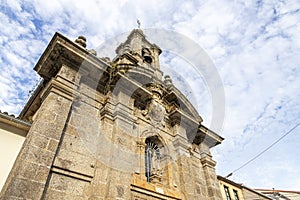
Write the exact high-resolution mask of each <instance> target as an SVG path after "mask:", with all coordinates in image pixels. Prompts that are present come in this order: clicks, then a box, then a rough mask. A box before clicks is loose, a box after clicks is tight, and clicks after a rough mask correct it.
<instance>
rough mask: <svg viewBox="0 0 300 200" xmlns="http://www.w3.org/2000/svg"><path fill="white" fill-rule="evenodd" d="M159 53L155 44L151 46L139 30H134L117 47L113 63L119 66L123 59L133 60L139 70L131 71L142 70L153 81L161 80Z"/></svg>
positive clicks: (159, 50)
mask: <svg viewBox="0 0 300 200" xmlns="http://www.w3.org/2000/svg"><path fill="white" fill-rule="evenodd" d="M161 52H162V51H161V49H160V48H159V47H158V46H157V45H156V44H152V43H150V42H149V41H148V40H147V39H146V36H145V35H144V33H143V31H142V30H141V29H134V30H132V31H131V33H130V34H129V35H128V37H127V40H126V41H125V42H124V43H122V44H120V45H119V46H118V47H117V49H116V53H117V57H116V58H115V59H114V61H115V62H116V63H117V65H120V63H122V59H124V57H127V58H128V59H129V58H133V59H134V60H135V62H136V64H137V65H139V68H138V69H131V70H140V71H141V70H144V73H147V74H149V75H150V76H152V78H153V79H155V80H162V75H163V73H162V71H161V70H160V64H159V55H160V54H161Z"/></svg>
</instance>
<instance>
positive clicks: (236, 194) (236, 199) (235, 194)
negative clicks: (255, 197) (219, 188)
mask: <svg viewBox="0 0 300 200" xmlns="http://www.w3.org/2000/svg"><path fill="white" fill-rule="evenodd" d="M233 194H234V198H235V200H240V199H239V194H238V191H237V190H233Z"/></svg>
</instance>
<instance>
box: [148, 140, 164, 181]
mask: <svg viewBox="0 0 300 200" xmlns="http://www.w3.org/2000/svg"><path fill="white" fill-rule="evenodd" d="M157 140H158V139H157V137H149V138H147V139H146V148H145V175H146V177H147V182H152V180H154V179H156V180H157V181H160V179H161V166H160V162H161V152H160V147H159V144H158V142H157Z"/></svg>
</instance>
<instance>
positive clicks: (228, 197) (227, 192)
mask: <svg viewBox="0 0 300 200" xmlns="http://www.w3.org/2000/svg"><path fill="white" fill-rule="evenodd" d="M224 191H225V195H226V200H231V197H230V194H229V189H228V187H227V186H225V185H224Z"/></svg>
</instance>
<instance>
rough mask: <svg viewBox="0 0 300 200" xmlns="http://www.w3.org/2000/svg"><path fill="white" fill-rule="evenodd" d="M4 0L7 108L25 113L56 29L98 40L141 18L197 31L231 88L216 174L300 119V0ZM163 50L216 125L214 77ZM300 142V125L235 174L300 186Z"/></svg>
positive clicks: (0, 14) (2, 83) (177, 81)
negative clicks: (195, 72) (210, 81)
mask: <svg viewBox="0 0 300 200" xmlns="http://www.w3.org/2000/svg"><path fill="white" fill-rule="evenodd" d="M0 1H1V3H0V19H1V20H0V63H1V65H0V69H1V79H0V91H1V92H0V110H1V111H2V112H4V111H6V112H8V113H10V114H15V115H18V114H19V112H20V111H21V109H22V107H23V106H24V105H25V103H26V101H27V99H28V97H29V96H30V94H31V92H32V90H33V89H34V88H35V87H36V85H37V83H38V82H39V81H40V78H39V77H38V75H37V74H36V72H34V71H33V67H34V65H35V64H36V62H37V60H38V58H39V57H40V56H41V54H42V52H43V51H44V50H45V48H46V47H47V44H48V43H49V41H50V40H51V38H52V37H53V35H54V33H55V32H60V33H61V34H63V35H65V36H66V37H68V38H70V39H71V40H75V39H76V38H77V37H78V36H79V35H84V36H86V38H87V46H88V48H89V49H92V48H97V47H98V46H99V45H101V44H102V43H105V41H107V40H109V39H111V38H114V37H116V36H118V35H121V34H124V33H128V32H130V31H131V30H132V29H134V28H137V23H136V20H137V19H139V21H140V22H141V28H142V29H145V30H146V29H165V30H170V31H173V32H176V33H180V34H182V35H184V36H186V37H188V38H189V39H190V40H192V41H193V42H194V43H195V44H197V45H199V46H200V47H201V48H202V49H203V50H204V51H205V52H206V53H207V55H208V56H209V58H210V59H211V61H212V62H213V63H214V67H215V68H216V70H217V73H218V76H219V77H220V79H221V81H222V83H223V90H224V94H225V100H224V101H223V103H224V105H225V119H224V122H223V124H222V128H221V129H220V130H214V131H217V132H218V134H220V135H221V136H222V137H224V138H225V140H224V141H223V143H222V144H221V145H218V146H217V147H214V148H213V149H212V155H213V158H214V160H216V161H217V166H216V171H217V174H219V175H222V176H226V175H227V174H229V173H230V172H233V171H235V170H236V169H238V168H239V167H241V166H242V165H243V164H245V163H246V162H247V161H248V160H250V159H252V158H253V157H255V156H256V155H258V154H259V153H260V152H262V151H263V150H264V149H266V148H267V147H269V146H270V145H271V144H272V143H274V142H275V141H277V140H278V139H279V138H280V137H282V136H283V135H284V134H285V133H286V132H287V131H289V130H290V129H291V128H293V127H294V126H296V125H297V124H298V123H299V122H300V120H299V118H300V103H299V102H300V79H299V77H300V67H299V65H300V59H299V58H300V23H299V22H300V1H296V0H291V1H284V0H278V1H261V0H258V1H247V0H246V1H231V0H222V1H217V0H212V1H189V0H182V1H171V0H165V1H156V0H153V1H115V0H110V1H97V0H94V1H92V0H85V1H80V0H79V1H70V0H64V1H57V0H51V1H27V0H25V1H17V0H13V1H6V0H0ZM145 32H146V31H145ZM98 55H99V56H101V57H102V56H103V57H104V56H107V55H102V54H101V52H98ZM160 59H161V68H162V69H163V70H164V71H165V72H166V71H167V72H168V74H170V75H171V77H172V79H173V83H174V85H175V86H177V87H178V88H179V89H181V90H182V92H183V93H184V94H185V95H186V96H187V97H188V98H189V99H190V100H191V102H192V103H193V104H194V106H195V108H196V109H197V110H198V112H199V113H200V115H201V116H202V118H203V120H204V122H203V124H204V125H206V126H208V127H210V125H211V124H212V120H213V117H212V114H213V113H214V109H216V108H215V107H213V106H212V96H213V95H212V94H211V93H212V92H214V91H211V90H210V88H209V84H208V83H207V80H206V77H205V76H201V74H200V76H198V77H195V76H192V75H193V73H191V71H190V70H189V69H191V68H193V66H191V65H192V64H191V62H189V60H187V59H186V58H184V57H180V55H176V53H174V52H173V53H172V52H164V53H162V55H161V58H160ZM202 75H203V74H202ZM297 77H298V78H297ZM299 143H300V128H299V127H298V128H296V129H294V130H293V131H292V132H291V133H289V134H288V135H286V136H285V137H284V138H283V139H282V140H280V141H279V142H278V143H277V144H276V145H274V146H272V148H270V149H269V150H268V151H266V152H265V153H263V154H262V155H261V156H260V157H258V158H257V159H255V160H254V161H253V162H251V163H249V164H248V165H246V166H245V167H243V168H241V169H239V170H237V171H235V172H234V173H233V175H232V176H231V177H229V178H230V179H231V180H233V181H235V182H238V183H243V184H244V185H246V186H248V187H251V188H267V189H272V188H275V189H288V190H298V191H299V190H300V170H299V166H300V151H299Z"/></svg>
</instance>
